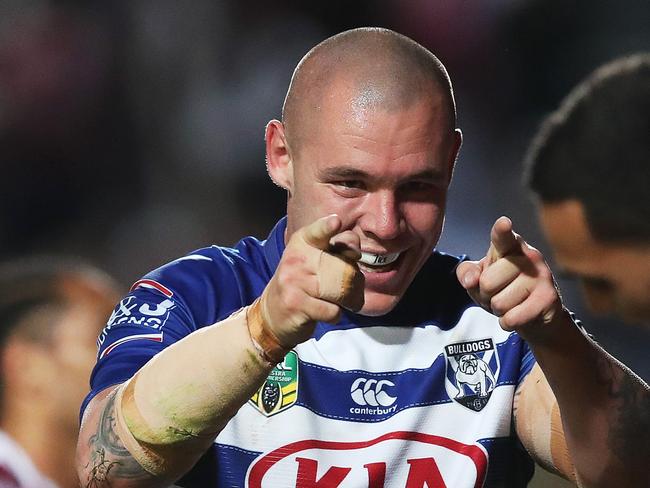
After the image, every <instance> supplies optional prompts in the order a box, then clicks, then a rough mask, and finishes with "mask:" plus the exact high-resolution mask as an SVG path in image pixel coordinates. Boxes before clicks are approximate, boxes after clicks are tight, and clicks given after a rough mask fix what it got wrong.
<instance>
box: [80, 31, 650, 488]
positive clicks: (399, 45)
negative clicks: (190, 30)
mask: <svg viewBox="0 0 650 488" xmlns="http://www.w3.org/2000/svg"><path fill="white" fill-rule="evenodd" d="M460 144H461V134H460V131H459V130H458V129H456V116H455V103H454V98H453V92H452V89H451V83H450V80H449V77H448V75H447V72H446V70H445V69H444V67H443V66H442V64H441V63H440V61H438V59H437V58H436V57H435V56H434V55H433V54H431V53H430V52H429V51H427V50H426V49H424V48H423V47H422V46H420V45H419V44H417V43H415V42H414V41H412V40H410V39H408V38H406V37H404V36H401V35H399V34H397V33H395V32H392V31H389V30H385V29H373V28H364V29H355V30H352V31H347V32H343V33H341V34H339V35H337V36H334V37H332V38H329V39H327V40H325V41H324V42H322V43H321V44H319V45H318V46H316V47H315V48H314V49H312V50H311V51H310V52H309V53H308V54H307V55H306V56H305V57H304V58H303V60H302V61H301V62H300V64H299V65H298V67H297V68H296V70H295V72H294V75H293V78H292V80H291V85H290V87H289V91H288V93H287V97H286V100H285V103H284V108H283V118H282V121H278V120H274V121H271V122H270V123H269V124H268V126H267V130H266V157H267V167H268V171H269V174H270V176H271V178H272V179H273V181H274V182H275V183H276V184H277V185H278V186H280V187H281V188H283V189H284V190H285V191H286V192H287V198H288V200H287V217H286V218H284V219H282V220H281V221H280V222H279V223H278V224H277V225H276V227H275V228H274V229H273V230H272V231H271V233H270V235H269V237H268V238H267V240H265V241H258V240H257V239H254V238H245V239H243V240H242V241H240V242H239V243H238V244H237V245H236V246H235V247H234V248H225V247H216V246H215V247H211V248H206V249H202V250H198V251H196V252H194V253H192V254H190V255H188V256H185V257H183V258H180V259H178V260H176V261H174V262H172V263H170V264H168V265H166V266H163V267H162V268H160V269H158V270H156V271H154V272H152V273H150V274H149V275H147V276H146V277H145V278H144V279H142V280H140V281H138V282H136V283H135V284H134V285H133V287H132V289H131V293H130V294H129V295H127V296H126V297H125V298H124V299H123V300H122V301H121V302H120V304H119V305H118V306H117V308H116V309H115V311H114V313H113V315H112V317H111V319H110V320H109V322H108V324H107V326H106V328H105V329H104V331H103V332H102V334H101V336H100V341H99V342H100V344H101V346H100V351H99V361H98V363H97V366H96V367H95V370H94V373H93V376H92V380H91V383H92V388H93V389H92V392H91V393H90V395H89V396H88V398H87V401H86V404H85V411H84V417H83V423H82V427H81V432H80V437H79V444H78V451H77V453H78V461H77V466H78V470H79V474H80V477H81V481H82V483H83V485H84V486H93V487H98V486H102V487H103V486H106V487H107V486H111V487H113V488H117V487H135V486H146V487H157V486H161V487H162V486H167V485H169V484H170V483H172V482H174V483H176V484H177V485H179V486H188V487H189V486H197V487H210V486H212V487H224V488H225V487H232V486H237V487H243V486H248V487H296V488H316V487H328V488H334V487H341V488H344V487H368V486H370V487H373V488H375V487H409V488H413V487H417V488H424V487H425V486H429V487H432V486H436V487H442V486H449V487H478V486H495V487H496V486H499V487H504V486H505V487H522V486H525V485H526V483H527V481H528V479H529V478H530V476H531V474H532V467H533V462H532V460H531V458H530V457H529V455H528V454H527V453H526V452H525V451H524V449H522V448H521V444H520V443H519V439H518V437H517V435H518V436H519V438H520V439H521V442H523V444H524V446H525V447H526V449H527V450H528V451H529V453H530V454H531V455H532V456H533V458H534V459H535V460H537V461H538V462H540V463H542V464H544V465H545V466H547V467H548V468H549V469H553V470H555V471H558V472H560V473H561V474H563V475H564V476H565V477H567V478H570V479H573V478H575V477H576V476H577V477H578V478H580V479H581V481H583V483H584V484H585V486H588V485H590V484H593V485H598V484H600V485H604V484H606V483H609V484H610V485H611V484H612V483H614V481H612V480H615V481H616V483H618V485H619V486H624V485H625V484H626V483H627V484H628V485H632V483H635V482H636V481H638V480H639V479H641V478H639V476H646V474H645V473H646V470H645V467H644V469H643V470H642V471H640V470H638V469H636V468H637V467H638V466H640V465H637V464H634V463H635V462H636V460H627V462H626V461H621V460H620V459H619V458H618V457H617V456H616V455H615V454H614V448H613V447H612V446H609V445H608V444H606V443H605V442H604V439H606V438H607V436H608V435H609V431H608V428H609V426H610V425H612V424H613V423H614V421H617V420H618V415H619V411H620V410H619V409H618V407H619V406H620V405H619V404H620V399H619V398H618V397H614V398H613V397H612V396H611V395H610V394H609V392H611V391H612V385H614V384H615V385H616V387H618V386H619V385H620V384H621V383H625V382H627V383H625V384H626V385H628V384H631V383H632V382H634V381H637V379H636V378H635V377H634V375H633V374H631V373H630V372H628V371H626V370H623V369H622V368H621V367H620V366H619V365H618V364H617V363H616V362H615V361H614V360H612V359H611V358H610V357H609V356H607V355H606V354H605V353H604V352H603V351H601V350H599V349H597V348H596V347H595V346H594V345H593V343H592V342H591V341H589V339H588V338H587V337H585V335H583V334H582V333H581V331H580V329H579V328H578V327H577V326H576V324H575V323H574V322H573V321H572V319H571V317H570V314H569V313H568V312H567V311H566V310H565V309H564V308H563V306H562V303H561V301H560V298H559V295H558V293H557V290H556V289H555V286H554V283H553V279H552V276H551V274H550V271H549V269H548V267H547V266H546V264H545V263H544V260H543V258H542V257H541V255H540V254H539V253H538V252H537V251H536V250H534V249H532V248H530V247H529V246H528V245H527V244H526V243H525V242H524V241H523V240H522V239H521V238H520V237H519V236H517V235H516V234H515V233H514V232H513V231H512V225H511V222H510V221H509V220H508V219H506V218H502V219H499V220H498V221H497V222H496V223H495V225H494V228H493V231H492V236H491V246H490V250H489V252H488V254H487V256H486V257H484V258H483V259H482V260H481V261H478V262H463V263H461V259H459V258H456V257H452V256H449V255H446V254H443V253H439V252H435V251H434V247H435V245H436V243H437V241H438V238H439V237H440V233H441V232H442V227H443V221H444V214H445V202H446V195H447V189H448V187H449V184H450V182H451V177H452V172H453V167H454V164H455V161H456V156H457V154H458V150H459V148H460ZM459 263H460V264H459ZM461 283H462V285H461ZM466 290H467V291H466ZM468 292H469V293H468ZM470 296H471V297H472V298H473V299H474V301H472V298H470ZM490 312H492V313H490ZM495 314H496V315H498V316H500V317H499V318H497V316H495ZM523 339H526V340H527V341H528V343H527V342H525V341H524V340H523ZM533 353H535V357H533ZM536 358H537V359H538V361H539V364H540V365H541V367H542V368H543V369H544V372H542V368H540V365H537V364H536ZM546 372H548V374H547V377H548V379H549V382H550V383H551V385H552V386H553V388H554V391H555V392H556V396H557V401H556V396H554V394H553V392H552V391H551V388H550V387H549V382H547V381H546V377H545V373H546ZM566 372H569V375H567V374H565V373H566ZM605 376H606V377H605ZM635 388H636V389H638V388H642V384H640V383H639V385H637V386H636V387H634V386H631V387H630V389H631V391H636V389H635ZM515 399H517V400H515ZM560 410H562V414H563V415H564V413H565V412H566V418H565V419H564V420H565V425H566V426H567V427H566V429H563V427H562V423H561V420H560V416H559V411H560ZM635 418H636V417H634V416H632V419H633V420H634V419H635ZM513 420H514V421H515V425H516V433H517V434H515V433H514V429H513ZM565 430H566V433H567V436H566V439H567V442H566V443H565V441H564V439H565V436H564V433H565ZM615 440H616V441H617V442H619V441H620V442H619V444H617V445H616V448H619V447H620V446H621V443H622V445H623V447H627V446H626V444H625V441H626V437H625V436H623V439H622V440H621V438H620V436H615ZM567 445H569V449H570V450H571V454H572V455H569V450H568V449H567ZM629 450H630V451H631V448H630V449H629ZM618 452H619V451H616V453H618ZM574 453H575V454H576V455H575V456H573V454H574ZM573 462H575V469H574V466H573ZM621 483H622V484H621Z"/></svg>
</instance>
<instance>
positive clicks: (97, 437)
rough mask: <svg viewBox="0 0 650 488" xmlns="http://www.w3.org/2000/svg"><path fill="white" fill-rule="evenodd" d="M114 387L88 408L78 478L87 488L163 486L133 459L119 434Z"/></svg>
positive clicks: (80, 443)
mask: <svg viewBox="0 0 650 488" xmlns="http://www.w3.org/2000/svg"><path fill="white" fill-rule="evenodd" d="M118 387H119V385H113V386H110V387H108V388H106V389H104V390H102V391H101V392H99V393H97V395H95V397H94V398H93V399H92V400H91V401H90V403H89V404H88V406H87V408H86V410H85V412H84V416H83V419H82V422H81V429H80V431H79V439H78V442H77V459H76V465H77V474H78V476H79V480H80V482H81V486H82V487H87V488H91V487H92V488H100V487H111V488H134V487H138V488H154V487H159V486H160V487H161V486H163V485H162V484H161V483H160V481H158V480H156V479H155V478H154V477H153V476H151V475H150V474H149V473H147V472H146V471H145V470H144V469H142V467H141V466H140V465H139V464H138V462H137V461H135V460H134V459H133V457H132V456H131V454H130V453H129V451H128V450H127V449H126V448H125V447H124V444H123V443H122V441H121V440H120V438H119V436H118V435H117V433H116V432H115V393H116V391H117V388H118Z"/></svg>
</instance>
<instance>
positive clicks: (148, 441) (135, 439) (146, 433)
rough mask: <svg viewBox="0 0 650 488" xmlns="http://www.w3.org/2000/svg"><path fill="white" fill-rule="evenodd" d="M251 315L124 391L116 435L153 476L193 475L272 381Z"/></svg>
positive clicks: (217, 328)
mask: <svg viewBox="0 0 650 488" xmlns="http://www.w3.org/2000/svg"><path fill="white" fill-rule="evenodd" d="M246 315H247V314H246V309H242V310H240V311H238V312H236V313H234V314H233V315H231V316H230V317H228V318H227V319H225V320H223V321H221V322H219V323H218V324H215V325H212V326H208V327H204V328H202V329H199V330H197V331H195V332H193V333H192V334H190V335H188V336H186V337H185V338H183V339H182V340H180V341H178V342H177V343H175V344H173V345H172V346H169V347H168V348H167V349H165V350H164V351H161V352H160V353H159V354H157V355H156V356H154V357H153V358H152V359H151V360H150V361H149V362H148V363H147V364H145V365H144V366H143V367H142V368H141V369H140V370H139V371H138V373H136V374H135V375H134V376H133V377H132V378H131V379H130V380H129V381H127V382H126V383H124V384H123V385H121V386H120V387H119V388H118V390H117V393H116V397H115V418H116V426H115V432H116V434H117V435H118V436H119V438H120V440H122V442H123V443H124V446H125V447H126V448H127V449H128V451H129V452H130V453H131V455H132V457H133V458H134V459H135V460H136V461H137V462H138V463H139V464H140V465H141V466H142V468H143V469H144V470H146V471H147V472H149V473H150V474H152V475H154V476H156V477H158V478H160V479H162V480H170V481H172V482H173V481H174V480H176V479H178V478H179V477H180V476H182V475H183V474H184V473H185V472H187V471H188V470H189V469H190V468H191V467H192V466H193V465H194V464H195V463H196V461H197V460H198V459H199V458H200V456H201V455H202V454H203V453H204V452H205V450H206V449H207V448H208V447H209V446H210V445H211V444H212V443H213V442H214V439H215V438H216V436H217V434H218V433H219V432H220V431H221V430H222V429H223V427H224V426H225V425H226V424H227V423H228V421H229V420H230V418H231V417H232V416H233V415H234V414H235V413H236V412H237V411H238V410H239V408H240V407H241V406H242V405H243V404H244V403H245V402H246V401H247V400H248V399H249V398H250V397H251V396H252V395H253V393H254V392H255V390H257V388H259V386H260V385H261V384H262V382H263V381H264V379H265V378H266V377H267V376H268V374H269V371H270V370H271V367H272V365H270V364H268V363H266V362H264V361H263V360H262V359H261V357H260V356H259V353H258V352H257V351H256V350H255V348H254V347H253V345H252V343H251V339H250V335H249V332H248V327H247V324H246V322H247V319H246Z"/></svg>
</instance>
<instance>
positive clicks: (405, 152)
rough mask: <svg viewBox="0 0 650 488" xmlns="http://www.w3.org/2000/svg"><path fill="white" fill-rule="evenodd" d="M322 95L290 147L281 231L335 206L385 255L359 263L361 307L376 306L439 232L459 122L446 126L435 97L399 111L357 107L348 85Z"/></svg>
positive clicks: (392, 296)
mask: <svg viewBox="0 0 650 488" xmlns="http://www.w3.org/2000/svg"><path fill="white" fill-rule="evenodd" d="M326 100H327V103H326V105H327V106H326V107H324V108H323V110H322V111H321V113H320V114H318V115H316V116H317V117H319V119H318V120H319V124H318V130H317V131H311V132H310V134H309V135H307V136H305V138H304V139H305V140H304V142H303V143H302V144H301V147H300V150H299V152H298V154H292V155H291V156H292V157H293V158H294V159H293V160H292V162H291V164H290V168H291V169H290V171H291V172H292V176H291V180H292V183H291V185H290V186H291V188H288V190H289V193H290V198H289V203H288V229H287V239H288V237H289V236H290V235H291V233H293V232H294V231H296V230H297V229H299V228H301V227H303V226H305V225H307V224H310V223H312V222H313V221H315V220H316V219H318V218H320V217H323V216H325V215H329V214H332V213H335V214H338V215H339V216H340V217H341V219H342V221H343V230H351V231H352V232H354V233H356V234H357V235H358V236H359V238H360V241H361V251H362V252H364V253H369V254H371V255H380V256H383V257H384V258H385V259H384V261H385V262H387V263H388V264H385V265H380V266H371V265H366V264H360V268H361V270H362V272H363V274H364V275H365V283H366V284H365V304H364V307H363V309H362V310H361V313H363V314H365V315H382V314H385V313H387V312H389V311H390V310H391V309H392V308H393V307H394V306H395V305H396V304H397V302H398V301H399V299H400V298H401V296H402V295H403V294H404V292H405V291H406V289H407V287H408V286H409V284H410V283H411V281H412V280H413V278H414V277H415V274H416V273H417V272H418V270H419V269H420V267H421V266H422V265H423V263H424V262H425V260H426V259H427V257H428V256H429V255H430V254H431V251H432V249H433V247H434V246H435V244H436V242H437V241H438V238H439V237H440V233H441V231H442V226H443V221H444V210H445V200H446V196H447V187H448V186H449V182H450V179H451V172H452V169H453V164H454V161H455V157H456V153H457V151H458V148H459V146H460V132H454V131H453V128H450V127H449V123H448V122H447V119H446V118H445V114H444V110H443V104H442V101H441V100H435V99H433V100H432V99H430V98H429V99H422V100H420V101H418V102H416V103H415V104H413V105H412V106H411V107H408V108H406V109H403V110H395V111H385V110H383V109H381V108H379V109H377V108H372V109H364V108H363V107H361V108H359V107H358V106H356V108H355V103H354V101H351V100H350V97H348V96H347V93H346V92H345V90H341V91H338V92H334V95H333V96H332V97H329V98H327V99H326ZM288 143H289V145H291V141H288ZM393 259H395V260H394V261H393ZM381 260H382V258H380V259H379V261H381ZM391 261H392V262H391Z"/></svg>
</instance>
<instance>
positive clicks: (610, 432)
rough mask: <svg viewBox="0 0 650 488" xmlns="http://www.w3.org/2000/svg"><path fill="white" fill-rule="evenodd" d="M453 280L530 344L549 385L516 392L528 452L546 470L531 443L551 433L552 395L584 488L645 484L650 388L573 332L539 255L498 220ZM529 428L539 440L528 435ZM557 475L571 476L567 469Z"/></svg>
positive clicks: (649, 479)
mask: <svg viewBox="0 0 650 488" xmlns="http://www.w3.org/2000/svg"><path fill="white" fill-rule="evenodd" d="M457 274H458V278H459V280H460V281H461V283H462V284H463V286H464V287H465V288H466V289H467V290H468V292H469V293H470V295H471V296H472V298H474V300H475V301H476V302H477V303H479V304H480V305H482V306H483V307H484V308H486V309H487V310H490V311H491V312H493V313H494V314H495V315H497V316H499V323H500V324H501V327H502V328H503V329H505V330H512V331H515V330H516V331H517V332H518V333H519V334H520V335H521V336H522V337H523V338H524V339H525V340H526V341H527V342H528V344H529V345H530V347H531V349H532V351H533V354H534V355H535V358H536V359H537V362H538V364H539V367H540V368H541V370H540V371H543V375H542V376H543V380H544V381H548V385H549V386H550V389H549V388H535V387H534V385H535V383H533V382H529V381H525V382H524V384H522V385H521V387H520V389H519V391H518V395H519V396H518V399H517V401H518V403H519V404H518V405H517V407H518V408H517V411H516V413H515V415H516V422H517V431H518V432H519V433H520V434H522V441H523V442H524V444H525V446H526V447H527V449H529V451H530V452H531V453H532V454H533V455H536V457H537V458H538V459H539V460H540V461H542V464H548V463H544V460H545V459H546V460H548V459H549V457H548V455H547V454H545V453H541V455H540V446H539V445H536V444H535V442H536V439H539V438H540V437H543V438H549V439H550V438H551V435H552V434H553V432H552V431H551V429H552V423H551V421H550V420H552V416H549V410H548V409H549V408H550V409H551V410H552V408H553V404H554V403H555V402H554V401H551V400H550V399H549V397H550V396H553V397H555V398H556V399H557V405H558V406H559V413H561V427H560V425H559V424H558V423H557V422H556V423H555V426H556V427H557V429H560V428H561V430H562V435H563V436H564V439H565V441H562V442H566V446H567V447H568V451H569V453H570V458H571V459H570V460H571V463H572V464H573V466H574V469H575V478H576V479H577V480H578V482H579V484H580V485H581V486H590V487H591V486H593V487H598V486H617V487H618V486H620V487H627V486H630V487H636V486H650V475H649V473H650V471H648V470H647V467H646V466H645V465H644V464H645V463H647V460H648V459H650V443H649V442H648V441H647V439H648V434H649V430H650V419H649V417H650V396H649V395H650V393H649V390H648V385H646V384H645V383H644V382H643V381H641V380H640V379H639V378H638V377H637V376H635V375H634V373H632V372H631V371H630V370H629V369H627V368H625V367H624V366H623V365H622V364H620V363H619V362H618V361H616V360H615V359H614V358H612V357H611V356H610V355H609V354H607V353H606V352H605V351H604V350H603V349H602V348H600V347H599V346H597V345H596V344H595V343H594V342H593V341H592V340H591V339H590V338H589V337H587V336H586V335H585V334H584V333H583V332H582V331H581V330H580V329H579V328H578V327H577V326H576V324H575V323H574V322H573V320H572V319H571V317H570V315H569V313H568V312H567V310H566V309H564V307H563V305H562V302H561V299H560V295H559V293H558V291H557V288H556V286H555V283H554V280H553V276H552V274H551V272H550V270H549V268H548V266H547V265H546V263H545V261H544V258H543V256H542V255H541V254H540V253H539V251H537V250H536V249H534V248H532V247H530V246H529V245H528V244H526V242H525V241H524V240H523V239H522V238H521V237H520V236H518V235H516V234H515V233H514V232H513V231H512V223H511V222H510V221H509V220H508V219H505V218H501V219H499V220H497V222H496V223H495V225H494V227H493V228H492V235H491V244H490V249H489V250H488V252H487V254H486V256H485V257H484V258H483V259H482V260H481V261H479V262H466V263H462V264H461V265H460V266H459V267H458V273H457ZM531 374H532V373H531ZM540 381H541V380H540ZM525 405H528V406H533V407H532V409H528V415H522V406H525ZM543 405H546V406H547V407H545V408H546V411H545V410H544V408H541V407H542V406H543ZM531 430H532V431H534V432H536V434H535V435H526V431H531ZM556 434H557V433H556ZM556 437H557V436H556ZM556 447H557V446H556ZM571 463H569V464H571ZM554 467H555V468H556V469H557V468H558V466H556V465H554ZM560 471H561V472H562V474H563V475H564V476H565V477H567V478H569V479H571V478H572V477H573V473H572V472H571V468H563V469H562V470H560Z"/></svg>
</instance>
